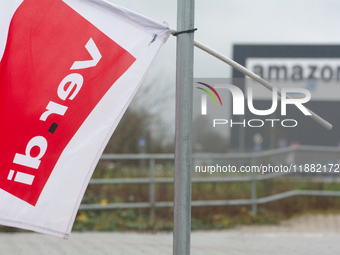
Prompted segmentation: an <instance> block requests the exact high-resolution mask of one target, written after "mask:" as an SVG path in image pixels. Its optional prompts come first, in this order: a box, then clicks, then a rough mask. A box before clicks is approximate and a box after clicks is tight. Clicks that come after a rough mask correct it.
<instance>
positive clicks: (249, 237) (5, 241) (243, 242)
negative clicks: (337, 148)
mask: <svg viewBox="0 0 340 255" xmlns="http://www.w3.org/2000/svg"><path fill="white" fill-rule="evenodd" d="M191 239H192V242H191V254H192V255H203V254H204V255H207V254H208V255H215V254H216V255H217V254H228V255H229V254H230V255H238V254H242V255H243V254H244V255H245V254H247V255H248V254H254V255H255V254H256V255H257V254H258V255H260V254H261V255H267V254H268V255H269V254H270V255H281V254H282V255H283V254H284V255H286V254H294V255H300V254H301V255H309V254H318V255H319V254H321V255H322V254H327V255H328V254H329V255H331V254H332V255H334V254H338V253H339V250H340V215H328V216H304V217H301V218H296V219H292V220H289V221H285V222H282V224H280V225H279V226H260V227H257V226H253V227H251V226H245V227H239V228H236V229H232V230H224V231H197V232H193V233H192V235H191ZM0 254H1V255H2V254H4V255H5V254H6V255H49V254H51V255H87V254H88V255H97V254H98V255H106V254H110V255H111V254H117V255H138V254H147V255H163V254H164V255H165V254H167V255H171V254H172V233H158V234H139V233H107V232H105V233H103V232H102V233H98V232H95V233H89V232H87V233H77V232H74V233H72V234H71V237H70V239H69V240H68V241H65V240H63V239H59V238H56V237H50V236H47V235H41V234H34V233H20V234H6V233H2V234H0Z"/></svg>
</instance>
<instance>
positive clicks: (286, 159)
mask: <svg viewBox="0 0 340 255" xmlns="http://www.w3.org/2000/svg"><path fill="white" fill-rule="evenodd" d="M173 159H174V155H173V154H106V155H105V154H104V155H102V157H101V160H110V161H116V160H148V161H149V178H116V179H92V180H91V181H90V185H104V184H112V185H115V184H149V201H148V202H139V203H111V204H106V205H100V204H82V205H81V206H80V208H79V209H80V210H105V209H126V208H150V222H152V221H153V218H154V211H155V208H161V207H172V206H173V202H171V201H170V202H169V201H167V202H155V184H159V183H168V184H169V183H173V182H174V179H173V178H171V177H169V178H155V161H156V160H173ZM339 159H340V148H333V147H314V146H313V147H312V146H296V147H287V148H282V149H275V150H271V151H263V152H257V153H237V154H236V153H235V154H233V153H229V154H211V153H198V154H193V166H195V165H203V164H207V162H208V164H211V165H216V164H220V165H228V164H230V165H234V166H237V167H241V166H247V165H248V166H251V165H260V164H273V165H280V164H282V165H285V166H287V165H288V166H289V165H290V166H292V165H297V166H299V165H303V164H320V165H322V166H328V165H327V164H330V162H331V164H339ZM212 162H214V163H212ZM216 162H218V163H216ZM291 174H292V173H291V172H290V173H289V172H288V173H285V172H283V173H267V174H255V173H251V174H250V175H246V176H236V177H222V176H219V177H211V178H198V177H194V178H192V183H219V182H251V194H250V198H249V199H233V200H205V201H192V202H191V205H192V206H225V205H251V206H252V212H253V214H254V215H256V214H257V206H258V205H259V204H264V203H268V202H272V201H276V200H280V199H284V198H288V197H293V196H335V197H338V196H340V192H338V191H324V190H291V191H287V192H283V193H279V194H275V195H270V196H267V197H261V198H258V197H257V190H256V184H257V181H264V180H268V179H272V178H278V177H285V178H287V177H289V176H291ZM297 174H298V176H297ZM337 175H339V177H338V176H337ZM296 177H304V178H309V179H310V180H316V181H318V182H329V181H331V182H340V169H339V173H334V171H333V172H330V171H329V169H327V171H326V173H324V174H319V175H317V176H316V175H315V174H314V175H313V173H312V172H309V173H304V172H302V173H299V172H297V173H294V178H296Z"/></svg>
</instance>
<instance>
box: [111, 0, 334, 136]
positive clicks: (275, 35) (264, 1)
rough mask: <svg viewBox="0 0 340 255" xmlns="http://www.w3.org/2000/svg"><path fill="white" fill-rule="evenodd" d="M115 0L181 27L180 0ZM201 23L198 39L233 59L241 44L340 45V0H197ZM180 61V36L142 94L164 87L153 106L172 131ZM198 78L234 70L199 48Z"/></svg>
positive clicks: (170, 42)
mask: <svg viewBox="0 0 340 255" xmlns="http://www.w3.org/2000/svg"><path fill="white" fill-rule="evenodd" d="M110 1H111V2H113V3H115V4H118V5H120V6H123V7H125V8H128V9H130V10H133V11H135V12H138V13H140V14H142V15H145V16H148V17H149V18H152V19H154V20H156V21H159V22H161V23H162V22H163V21H166V22H168V23H169V25H170V27H173V28H176V24H177V17H176V13H177V0H110ZM195 27H196V28H198V31H197V32H196V33H195V40H197V41H200V42H202V43H204V44H206V45H208V46H210V47H212V48H213V49H215V50H217V51H219V52H220V53H222V54H224V55H226V56H228V57H232V47H233V44H235V43H249V44H250V43H261V44H270V43H278V44H282V43H285V44H339V43H340V1H334V0H333V1H331V0H322V1H321V0H280V1H279V0H258V1H256V0H196V3H195ZM175 60H176V38H174V37H172V36H171V37H170V38H169V40H168V42H167V43H166V45H165V46H164V47H163V49H162V50H161V52H160V53H159V55H158V56H157V58H156V59H155V62H154V63H153V65H152V67H151V69H150V70H149V72H148V75H147V77H146V79H145V81H144V83H143V84H142V87H141V92H142V91H143V90H145V88H146V87H148V86H151V89H150V91H149V92H148V94H150V95H151V96H156V95H157V90H159V89H160V88H162V90H163V92H164V93H162V94H163V99H164V100H161V101H162V102H157V104H153V105H152V107H154V108H153V110H154V111H161V112H164V113H165V112H166V114H164V116H166V118H164V119H165V121H166V123H167V125H169V128H170V129H174V115H175V113H174V97H175V68H176V66H175V65H176V61H175ZM194 77H195V78H228V77H231V68H230V67H228V66H227V65H226V64H224V63H222V62H220V61H219V60H216V59H214V58H213V57H211V56H210V55H208V54H206V53H204V52H201V51H200V50H199V49H195V62H194ZM164 95H165V96H164ZM165 97H166V98H165ZM151 109H152V108H151Z"/></svg>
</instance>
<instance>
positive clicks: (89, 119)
mask: <svg viewBox="0 0 340 255" xmlns="http://www.w3.org/2000/svg"><path fill="white" fill-rule="evenodd" d="M8 2H9V3H7V1H6V3H1V4H0V8H3V7H4V8H7V10H8V11H10V7H11V8H13V3H14V2H15V1H8ZM16 2H18V1H16ZM2 5H4V6H3V7H2ZM3 30H5V29H3ZM0 31H1V30H0ZM169 34H170V31H169V29H167V28H166V27H164V26H163V25H161V24H158V23H156V22H154V21H151V20H149V19H147V18H144V17H142V16H140V15H137V14H135V13H132V12H130V11H128V10H125V9H123V8H121V7H118V6H115V5H112V4H108V3H106V2H103V1H99V0H97V1H94V0H92V1H91V0H88V1H74V0H73V1H72V0H69V1H61V0H50V1H46V0H25V1H22V3H20V4H19V5H17V8H16V10H15V12H14V14H13V16H12V17H11V22H10V24H9V28H8V35H7V41H6V43H5V49H4V53H3V55H2V58H1V62H0V123H2V125H1V127H0V131H1V132H0V144H1V145H2V146H1V147H0V159H1V161H0V201H1V205H0V223H1V224H5V225H10V226H20V227H23V228H27V229H32V230H36V231H39V232H45V233H52V234H54V235H57V236H62V237H67V236H68V234H69V233H70V230H71V227H72V224H70V223H73V221H74V217H75V214H76V212H77V209H78V207H79V203H80V201H81V198H82V195H83V193H84V191H85V188H86V186H87V184H88V181H89V178H90V176H91V174H92V172H93V169H94V167H95V165H96V163H97V161H98V159H99V157H100V154H101V152H102V150H103V149H104V147H105V145H106V142H107V140H108V139H109V137H110V136H111V134H112V132H113V130H114V128H115V127H116V125H117V124H118V121H119V119H120V118H121V116H122V114H123V113H124V111H125V109H126V108H127V106H128V103H129V102H130V101H131V99H132V96H133V95H134V93H135V92H136V89H137V87H138V85H139V84H140V82H141V79H142V77H143V75H144V73H145V71H146V70H147V68H148V66H149V65H150V63H151V61H152V59H153V58H154V56H155V55H156V53H157V52H158V50H159V48H160V47H161V46H162V45H163V44H164V42H165V41H166V40H167V38H168V36H169ZM155 38H156V40H154V39H155ZM150 42H152V43H150ZM3 44H4V43H3ZM0 45H1V44H0ZM0 56H1V55H0ZM54 210H58V211H59V212H58V213H56V212H54Z"/></svg>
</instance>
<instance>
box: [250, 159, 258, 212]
mask: <svg viewBox="0 0 340 255" xmlns="http://www.w3.org/2000/svg"><path fill="white" fill-rule="evenodd" d="M250 156H251V161H250V162H251V164H250V166H253V165H254V161H255V159H254V158H255V157H254V154H253V153H251V155H250ZM251 200H252V205H251V210H252V212H253V215H254V216H256V215H257V188H256V172H252V173H251Z"/></svg>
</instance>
